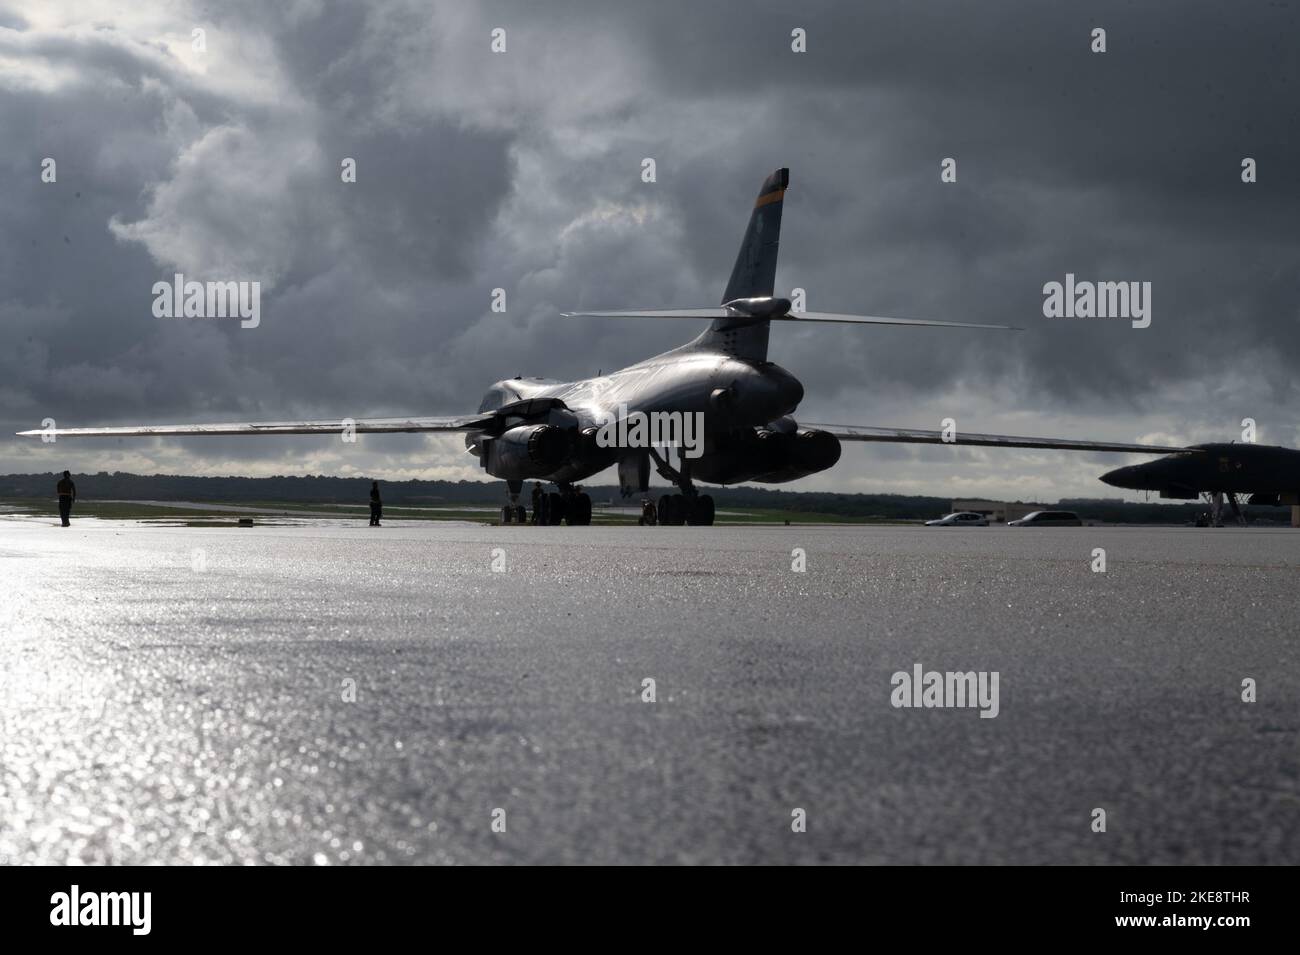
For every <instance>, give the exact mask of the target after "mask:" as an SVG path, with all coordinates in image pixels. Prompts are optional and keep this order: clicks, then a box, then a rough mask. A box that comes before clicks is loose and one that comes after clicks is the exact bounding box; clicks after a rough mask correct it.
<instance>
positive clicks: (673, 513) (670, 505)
mask: <svg viewBox="0 0 1300 955" xmlns="http://www.w3.org/2000/svg"><path fill="white" fill-rule="evenodd" d="M675 496H676V495H673V494H664V495H662V496H661V497H660V498H659V523H660V524H661V525H663V526H664V527H668V526H671V525H673V524H676V523H677V502H676V501H674V500H673V498H674V497H675Z"/></svg>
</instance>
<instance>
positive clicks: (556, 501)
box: [546, 493, 565, 527]
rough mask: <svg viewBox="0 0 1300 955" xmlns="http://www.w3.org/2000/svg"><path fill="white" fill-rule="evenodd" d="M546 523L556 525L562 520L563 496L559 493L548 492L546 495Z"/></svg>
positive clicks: (563, 509)
mask: <svg viewBox="0 0 1300 955" xmlns="http://www.w3.org/2000/svg"><path fill="white" fill-rule="evenodd" d="M546 504H547V507H546V523H547V524H550V525H551V526H552V527H558V526H559V525H560V522H561V521H563V520H564V511H565V507H564V496H563V495H561V494H554V493H552V494H548V495H547V496H546Z"/></svg>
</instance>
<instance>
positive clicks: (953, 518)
mask: <svg viewBox="0 0 1300 955" xmlns="http://www.w3.org/2000/svg"><path fill="white" fill-rule="evenodd" d="M925 526H926V527H988V526H989V519H988V518H987V517H985V516H984V515H983V514H976V513H975V512H974V511H957V512H956V513H953V514H945V515H944V516H943V517H941V518H939V519H938V520H934V521H926V522H925Z"/></svg>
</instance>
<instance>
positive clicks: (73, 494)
mask: <svg viewBox="0 0 1300 955" xmlns="http://www.w3.org/2000/svg"><path fill="white" fill-rule="evenodd" d="M57 489H58V492H59V519H60V520H61V521H63V526H64V527H71V526H72V524H71V522H70V521H69V520H68V518H70V517H71V516H72V504H73V502H74V501H76V499H77V485H75V484H73V483H72V475H71V474H69V473H68V472H67V471H64V472H63V480H61V481H59V483H58V485H57Z"/></svg>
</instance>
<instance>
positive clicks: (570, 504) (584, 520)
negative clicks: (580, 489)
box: [564, 493, 591, 527]
mask: <svg viewBox="0 0 1300 955" xmlns="http://www.w3.org/2000/svg"><path fill="white" fill-rule="evenodd" d="M564 506H565V513H566V519H567V522H568V525H569V526H570V527H585V526H587V525H588V524H590V523H591V497H590V496H589V495H588V494H586V493H582V494H574V495H573V496H572V497H570V498H569V499H568V500H567V501H565V502H564Z"/></svg>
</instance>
